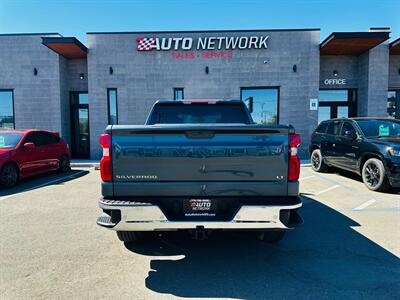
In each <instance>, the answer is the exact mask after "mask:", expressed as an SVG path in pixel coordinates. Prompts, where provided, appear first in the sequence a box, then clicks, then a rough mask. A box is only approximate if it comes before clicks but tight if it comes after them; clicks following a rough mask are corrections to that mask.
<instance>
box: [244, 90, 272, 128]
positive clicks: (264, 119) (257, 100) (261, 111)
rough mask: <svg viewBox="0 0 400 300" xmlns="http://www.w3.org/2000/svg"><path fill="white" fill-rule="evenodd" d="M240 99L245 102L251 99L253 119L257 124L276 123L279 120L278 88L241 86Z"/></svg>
mask: <svg viewBox="0 0 400 300" xmlns="http://www.w3.org/2000/svg"><path fill="white" fill-rule="evenodd" d="M240 94H241V99H242V101H245V102H246V103H248V102H249V99H251V101H252V107H253V111H252V112H251V116H252V117H253V121H254V122H256V123H259V124H278V122H279V114H278V107H279V88H268V87H266V88H262V87H260V88H259V87H254V88H242V89H241V93H240Z"/></svg>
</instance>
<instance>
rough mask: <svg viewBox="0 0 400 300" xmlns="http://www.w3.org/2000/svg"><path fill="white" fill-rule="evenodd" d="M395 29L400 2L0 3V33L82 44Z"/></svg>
mask: <svg viewBox="0 0 400 300" xmlns="http://www.w3.org/2000/svg"><path fill="white" fill-rule="evenodd" d="M370 27H391V30H392V33H391V40H394V39H397V38H399V37H400V0H308V1H305V0H302V1H301V0H274V1H270V0H264V1H262V0H259V1H256V0H247V1H245V0H242V1H239V0H230V1H227V0H226V1H224V0H220V1H218V0H214V1H206V0H204V1H195V0H186V1H184V0H164V1H162V0H159V1H156V0H146V1H142V0H131V1H128V0H69V1H67V0H53V1H50V0H0V34H1V33H33V32H37V33H44V32H58V33H60V34H62V35H63V36H75V37H77V38H78V39H79V40H80V41H81V42H83V43H84V44H85V43H86V32H96V31H101V32H103V31H110V32H115V31H178V30H207V29H214V30H216V29H288V28H321V41H322V40H323V39H324V38H325V37H327V36H328V35H329V34H330V33H331V32H334V31H366V30H368V28H370Z"/></svg>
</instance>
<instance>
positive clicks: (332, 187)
mask: <svg viewBox="0 0 400 300" xmlns="http://www.w3.org/2000/svg"><path fill="white" fill-rule="evenodd" d="M338 187H339V185H334V186H331V187H328V188H327V189H324V190H322V191H319V192H316V193H314V195H315V196H318V195H321V194H323V193H326V192H329V191H332V190H334V189H337V188H338Z"/></svg>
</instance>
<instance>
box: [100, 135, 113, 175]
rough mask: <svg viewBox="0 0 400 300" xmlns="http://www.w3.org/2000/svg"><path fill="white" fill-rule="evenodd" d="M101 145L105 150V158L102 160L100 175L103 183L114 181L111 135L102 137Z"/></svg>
mask: <svg viewBox="0 0 400 300" xmlns="http://www.w3.org/2000/svg"><path fill="white" fill-rule="evenodd" d="M100 145H101V147H102V148H103V157H102V158H101V160H100V175H101V180H103V181H112V168H111V153H110V147H111V136H110V135H109V134H102V135H100Z"/></svg>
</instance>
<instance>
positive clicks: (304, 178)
mask: <svg viewBox="0 0 400 300" xmlns="http://www.w3.org/2000/svg"><path fill="white" fill-rule="evenodd" d="M314 177H315V175H311V176H306V177H301V178H300V179H299V181H303V180H307V179H310V178H314Z"/></svg>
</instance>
